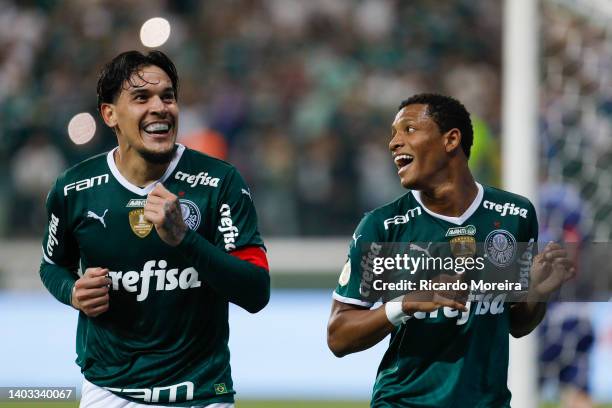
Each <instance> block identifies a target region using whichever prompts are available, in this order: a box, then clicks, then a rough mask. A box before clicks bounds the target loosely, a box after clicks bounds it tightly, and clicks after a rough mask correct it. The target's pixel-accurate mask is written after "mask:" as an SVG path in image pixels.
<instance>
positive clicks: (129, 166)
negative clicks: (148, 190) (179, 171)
mask: <svg viewBox="0 0 612 408" xmlns="http://www.w3.org/2000/svg"><path fill="white" fill-rule="evenodd" d="M114 159H115V164H116V165H117V169H118V170H119V172H120V173H121V175H122V176H123V177H125V178H126V180H127V181H129V182H130V183H132V184H134V185H136V186H139V187H144V186H147V185H149V184H151V183H153V182H154V181H157V180H159V179H160V178H161V177H162V176H163V175H164V173H165V172H166V169H167V168H168V165H169V164H170V163H163V164H156V163H150V162H148V161H146V160H145V159H144V158H143V157H142V156H141V155H140V154H138V152H136V151H135V150H134V149H132V148H131V147H130V146H121V144H119V148H118V149H117V150H115V153H114Z"/></svg>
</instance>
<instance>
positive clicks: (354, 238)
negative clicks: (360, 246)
mask: <svg viewBox="0 0 612 408" xmlns="http://www.w3.org/2000/svg"><path fill="white" fill-rule="evenodd" d="M362 235H363V234H359V235H357V236H355V233H354V232H353V241H355V246H357V240H358V239H359V238H361V236H362Z"/></svg>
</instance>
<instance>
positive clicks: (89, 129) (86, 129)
mask: <svg viewBox="0 0 612 408" xmlns="http://www.w3.org/2000/svg"><path fill="white" fill-rule="evenodd" d="M95 133H96V121H95V119H94V118H93V116H91V114H89V113H87V112H81V113H78V114H76V115H74V116H73V117H72V119H70V122H68V136H69V137H70V140H72V142H73V143H74V144H77V145H82V144H85V143H87V142H89V141H90V140H91V139H92V138H93V137H94V134H95Z"/></svg>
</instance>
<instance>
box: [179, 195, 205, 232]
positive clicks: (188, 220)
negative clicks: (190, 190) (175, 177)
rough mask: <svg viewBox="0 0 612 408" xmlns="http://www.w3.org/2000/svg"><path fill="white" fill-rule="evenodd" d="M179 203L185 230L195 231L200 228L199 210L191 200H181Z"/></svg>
mask: <svg viewBox="0 0 612 408" xmlns="http://www.w3.org/2000/svg"><path fill="white" fill-rule="evenodd" d="M179 202H180V204H181V213H182V214H183V221H185V225H187V228H189V229H190V230H193V231H195V230H197V229H198V227H199V226H200V220H201V219H202V215H201V213H200V208H199V207H198V206H197V205H195V203H194V202H193V201H191V200H186V199H184V198H181V199H180V200H179Z"/></svg>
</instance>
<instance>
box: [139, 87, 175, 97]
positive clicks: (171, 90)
mask: <svg viewBox="0 0 612 408" xmlns="http://www.w3.org/2000/svg"><path fill="white" fill-rule="evenodd" d="M167 92H172V93H173V94H174V93H175V92H174V88H172V87H171V86H169V87H167V88H165V89H164V90H163V91H162V93H167ZM148 93H151V90H150V89H149V88H145V87H144V86H142V87H138V88H134V89H132V90H131V91H129V94H130V95H138V94H148Z"/></svg>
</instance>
